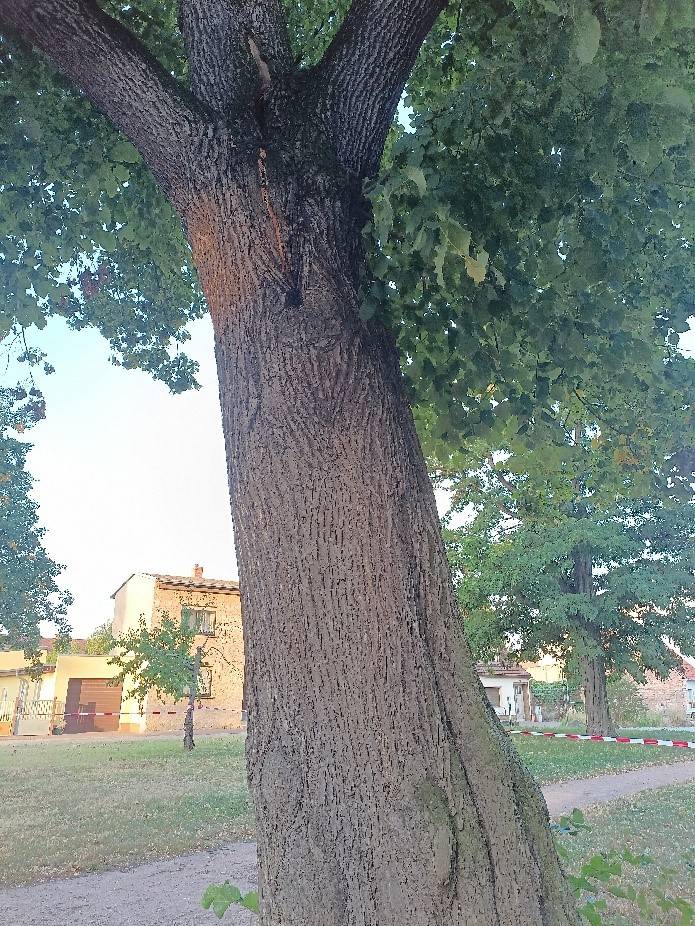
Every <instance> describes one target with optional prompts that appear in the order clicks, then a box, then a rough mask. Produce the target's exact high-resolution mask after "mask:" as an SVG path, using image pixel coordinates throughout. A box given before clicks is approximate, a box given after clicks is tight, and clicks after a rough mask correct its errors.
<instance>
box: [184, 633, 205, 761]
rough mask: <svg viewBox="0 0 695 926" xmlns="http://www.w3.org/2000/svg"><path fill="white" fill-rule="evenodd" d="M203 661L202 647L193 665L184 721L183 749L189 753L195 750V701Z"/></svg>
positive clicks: (199, 648) (197, 651) (198, 649)
mask: <svg viewBox="0 0 695 926" xmlns="http://www.w3.org/2000/svg"><path fill="white" fill-rule="evenodd" d="M202 661H203V648H202V646H198V647H196V651H195V656H194V657H193V662H192V663H191V685H190V689H189V692H188V707H187V708H186V716H185V717H184V719H183V748H184V749H186V750H188V751H189V752H190V751H191V750H193V749H195V740H194V739H193V714H194V711H195V699H196V695H197V694H198V677H199V676H200V664H201V662H202Z"/></svg>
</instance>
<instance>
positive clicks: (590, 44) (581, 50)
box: [574, 8, 601, 64]
mask: <svg viewBox="0 0 695 926" xmlns="http://www.w3.org/2000/svg"><path fill="white" fill-rule="evenodd" d="M600 42H601V23H600V22H599V21H598V19H597V18H596V16H594V14H593V13H592V12H591V11H590V10H589V9H588V8H585V9H583V10H582V11H581V12H580V13H579V15H578V17H577V19H576V21H575V24H574V51H575V54H576V55H577V58H578V59H579V60H580V61H581V63H582V64H591V62H592V61H593V60H594V58H595V57H596V52H597V51H598V47H599V44H600Z"/></svg>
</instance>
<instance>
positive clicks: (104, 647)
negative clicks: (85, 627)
mask: <svg viewBox="0 0 695 926" xmlns="http://www.w3.org/2000/svg"><path fill="white" fill-rule="evenodd" d="M111 623H112V622H111V621H110V620H108V621H104V623H103V624H100V625H99V626H98V627H97V628H96V630H93V631H92V632H91V633H90V635H89V636H88V637H87V642H86V643H85V653H87V655H89V656H104V655H107V654H108V653H110V652H111V650H112V649H113V648H114V646H115V639H114V636H113V631H112V630H111Z"/></svg>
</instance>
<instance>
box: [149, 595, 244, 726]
mask: <svg viewBox="0 0 695 926" xmlns="http://www.w3.org/2000/svg"><path fill="white" fill-rule="evenodd" d="M184 608H202V609H205V610H211V611H215V635H214V636H211V637H207V636H198V637H196V641H195V645H196V646H205V655H204V657H203V662H204V664H205V665H207V666H209V667H210V669H211V670H212V697H211V698H203V699H201V704H202V705H204V706H206V707H208V706H209V707H220V708H225V710H224V711H206V710H199V711H197V712H196V714H195V729H197V730H225V729H236V728H238V727H239V725H240V723H241V704H242V697H243V690H244V640H243V635H242V627H241V598H240V596H239V592H237V591H224V592H220V591H188V590H181V589H172V588H166V586H164V587H162V586H160V585H159V583H158V585H157V588H156V589H155V594H154V611H153V626H156V625H157V624H158V623H160V622H161V620H162V618H163V617H164V616H165V615H167V616H168V617H169V618H170V619H171V620H173V621H176V622H180V620H181V611H182V610H183V609H184ZM174 708H175V709H176V710H185V708H186V701H179V702H178V703H177V704H174V703H173V701H164V702H162V701H159V700H158V699H157V698H156V696H155V695H154V694H150V695H149V696H148V699H147V710H148V711H153V710H160V709H163V710H167V709H174ZM183 719H184V718H183V714H177V715H175V716H163V717H157V716H152V715H151V714H148V715H147V720H146V729H147V731H148V732H153V731H157V730H181V728H182V726H183Z"/></svg>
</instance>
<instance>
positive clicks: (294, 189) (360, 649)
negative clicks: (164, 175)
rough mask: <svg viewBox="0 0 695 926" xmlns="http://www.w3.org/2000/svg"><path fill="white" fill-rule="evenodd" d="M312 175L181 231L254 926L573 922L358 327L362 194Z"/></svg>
mask: <svg viewBox="0 0 695 926" xmlns="http://www.w3.org/2000/svg"><path fill="white" fill-rule="evenodd" d="M313 163H315V159H314V158H311V157H307V158H306V159H305V160H304V164H303V166H302V168H301V170H300V171H298V175H300V176H301V175H302V173H303V176H302V179H301V181H300V180H296V179H292V177H290V179H285V177H286V175H284V176H283V165H281V164H280V163H279V162H276V163H273V162H272V161H270V162H268V163H267V171H268V175H269V178H270V180H269V188H268V191H267V194H266V192H265V191H264V189H263V187H262V184H261V182H260V181H259V177H258V175H257V172H256V171H257V165H256V162H255V160H253V161H252V163H251V164H250V165H248V166H247V170H246V172H245V174H244V177H243V178H242V180H241V185H240V187H235V189H234V190H231V189H230V188H229V187H227V186H225V185H224V184H223V186H222V188H221V189H217V190H216V191H214V194H213V195H211V196H206V197H201V199H200V202H199V204H198V207H197V208H195V209H194V210H193V211H192V212H191V213H190V214H189V215H188V217H187V218H188V229H189V235H190V238H191V243H192V246H193V251H194V256H195V259H196V262H197V265H198V268H199V271H200V274H201V279H202V282H203V286H204V288H205V291H206V294H207V297H208V300H209V303H210V307H211V311H212V315H213V320H214V325H215V334H216V352H217V363H218V372H219V382H220V400H221V404H222V411H223V422H224V433H225V438H226V445H227V459H228V468H229V481H230V489H231V497H232V509H233V516H234V526H235V538H236V545H237V554H238V562H239V573H240V579H241V588H242V594H243V606H244V618H245V619H244V635H245V646H246V659H247V663H246V671H247V673H248V684H247V694H248V698H249V705H248V707H249V735H248V740H247V756H248V768H249V780H250V786H251V792H252V796H253V801H254V805H255V809H256V816H257V828H258V849H259V864H260V888H261V908H262V914H261V920H262V923H263V924H264V926H403V924H405V923H407V924H408V926H435V924H442V926H454V924H461V926H463V924H464V923H465V924H466V926H473V924H476V926H510V924H514V926H541V924H544V926H565V924H576V923H577V922H578V917H577V914H576V912H575V906H574V902H573V899H572V897H571V895H570V893H569V891H568V888H567V885H566V883H565V880H564V878H563V875H562V873H561V870H560V866H559V863H558V859H557V856H556V852H555V848H554V845H553V842H552V837H551V835H550V832H549V829H548V826H547V822H548V819H547V811H546V808H545V804H544V801H543V798H542V795H541V793H540V791H539V789H538V787H537V786H536V784H535V783H534V782H533V780H532V779H531V777H530V775H529V774H528V772H527V771H526V770H525V769H524V768H523V766H522V764H521V762H520V760H519V759H518V757H517V755H516V753H515V750H514V748H513V747H512V746H511V744H510V742H509V740H508V738H507V736H506V735H505V734H504V732H503V731H502V730H501V728H500V725H499V723H498V722H497V719H496V717H495V715H494V713H493V711H492V708H491V707H490V705H489V704H488V702H487V699H486V698H485V697H484V696H483V692H482V689H481V686H480V683H479V681H478V678H477V676H476V673H475V671H474V668H473V665H472V659H471V655H470V652H469V650H468V647H467V645H466V643H465V640H464V638H463V635H462V632H461V628H460V623H459V620H458V619H457V614H456V607H455V603H454V598H453V593H452V586H451V582H450V577H449V571H448V567H447V563H446V558H445V555H444V550H443V545H442V541H441V537H440V530H439V521H438V516H437V511H436V508H435V502H434V496H433V492H432V489H431V486H430V482H429V479H428V476H427V472H426V469H425V464H424V460H423V456H422V452H421V450H420V446H419V443H418V439H417V436H416V433H415V429H414V426H413V420H412V416H411V412H410V409H409V406H408V402H407V399H406V395H405V391H404V388H403V384H402V380H401V375H400V372H399V367H398V362H397V356H396V351H395V347H394V344H393V343H392V340H391V338H390V336H388V335H387V334H386V333H385V332H384V330H382V328H381V327H380V326H379V325H378V324H375V323H369V324H366V323H364V322H363V321H361V320H360V318H359V314H358V304H357V277H358V270H359V262H360V253H359V246H358V242H359V226H360V221H361V219H360V217H359V215H357V214H356V210H355V208H354V204H355V203H359V202H360V197H359V194H358V191H356V190H355V189H354V188H352V189H351V188H349V185H345V184H342V185H341V184H340V183H336V182H335V180H334V179H333V178H331V177H330V176H329V175H326V174H321V173H320V172H319V171H318V170H316V171H314V172H313V173H311V171H312V167H311V166H310V165H312V164H313ZM263 175H264V171H261V176H263ZM239 176H240V175H239V172H237V176H236V178H235V179H238V178H239ZM295 176H297V175H295ZM244 210H248V217H247V218H246V217H245V216H244ZM232 220H233V221H232ZM240 227H242V228H243V229H244V230H245V234H244V236H243V237H242V236H240V235H239V233H238V229H239V228H240ZM232 228H234V229H235V232H234V238H232V235H231V234H230V231H229V230H230V229H232ZM290 267H291V268H292V269H289V268H290Z"/></svg>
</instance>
